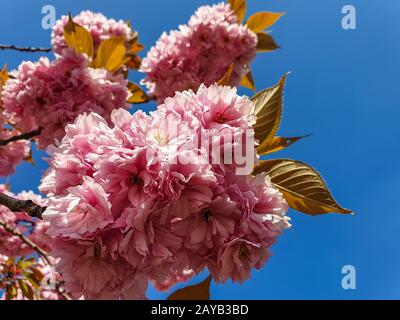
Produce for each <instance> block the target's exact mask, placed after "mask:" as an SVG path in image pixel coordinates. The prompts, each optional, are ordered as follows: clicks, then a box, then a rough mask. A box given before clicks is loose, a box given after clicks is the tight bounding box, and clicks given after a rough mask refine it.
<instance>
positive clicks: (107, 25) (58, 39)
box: [51, 10, 135, 55]
mask: <svg viewBox="0 0 400 320" xmlns="http://www.w3.org/2000/svg"><path fill="white" fill-rule="evenodd" d="M73 20H74V22H75V23H77V24H79V25H80V26H82V27H84V28H85V29H86V30H88V31H89V32H90V34H91V35H92V37H93V42H94V49H95V51H96V50H97V48H98V47H99V45H100V42H101V41H103V40H106V39H108V38H110V37H111V36H123V37H124V38H125V40H126V41H127V44H128V42H129V41H130V40H132V39H133V37H134V36H135V33H134V32H133V31H132V29H131V27H130V26H129V25H128V23H126V22H124V21H122V20H119V21H116V20H114V19H107V18H106V17H105V16H104V15H103V14H101V13H94V12H91V11H88V10H87V11H82V12H81V13H79V14H78V15H76V16H75V17H73ZM67 23H68V16H62V17H61V19H60V20H57V22H56V23H55V25H54V26H53V32H52V35H51V43H52V45H53V51H54V53H56V54H58V55H63V51H64V49H66V48H67V44H66V42H65V39H64V27H65V26H66V25H67Z"/></svg>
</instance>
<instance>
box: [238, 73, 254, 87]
mask: <svg viewBox="0 0 400 320" xmlns="http://www.w3.org/2000/svg"><path fill="white" fill-rule="evenodd" d="M240 84H241V85H242V86H243V87H245V88H247V89H250V90H253V91H256V86H255V84H254V78H253V73H252V72H251V70H250V71H249V72H247V73H246V74H245V75H244V76H243V77H242V79H241V80H240Z"/></svg>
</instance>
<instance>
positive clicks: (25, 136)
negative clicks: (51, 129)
mask: <svg viewBox="0 0 400 320" xmlns="http://www.w3.org/2000/svg"><path fill="white" fill-rule="evenodd" d="M42 130H43V129H42V128H39V129H36V130H33V131H30V132H26V133H22V134H20V135H17V136H13V137H10V138H8V139H4V140H1V139H0V146H6V145H7V144H9V143H11V142H15V141H19V140H29V139H32V138H34V137H36V136H38V135H39V134H40V133H41V132H42Z"/></svg>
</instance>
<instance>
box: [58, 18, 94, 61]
mask: <svg viewBox="0 0 400 320" xmlns="http://www.w3.org/2000/svg"><path fill="white" fill-rule="evenodd" d="M64 38H65V42H66V43H67V46H68V48H73V49H75V51H76V52H77V53H86V54H87V55H88V57H90V58H91V57H93V50H94V49H93V37H92V34H91V33H90V32H89V31H87V30H86V29H85V28H84V27H82V26H80V25H79V24H77V23H75V22H74V21H73V20H72V17H71V15H69V19H68V23H67V24H66V26H65V27H64Z"/></svg>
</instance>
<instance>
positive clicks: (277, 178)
mask: <svg viewBox="0 0 400 320" xmlns="http://www.w3.org/2000/svg"><path fill="white" fill-rule="evenodd" d="M261 172H265V173H266V174H267V175H268V176H269V177H270V178H271V181H272V183H273V184H274V185H275V186H276V187H277V188H278V189H279V190H280V191H281V192H282V194H283V195H284V197H285V199H286V201H287V203H288V204H289V206H290V207H291V208H292V209H295V210H298V211H301V212H303V213H307V214H311V215H319V214H324V213H329V212H337V213H343V214H348V213H352V211H351V210H348V209H345V208H343V207H341V206H340V205H339V204H338V203H337V202H336V201H335V199H334V198H333V196H332V195H331V193H330V191H329V189H328V187H327V186H326V184H325V182H324V180H323V179H322V177H321V175H320V174H319V173H318V172H317V171H315V170H314V169H313V168H311V167H310V166H309V165H307V164H305V163H303V162H300V161H295V160H290V159H277V160H266V161H262V162H261V163H260V164H259V165H258V166H257V167H256V168H255V169H254V172H253V174H258V173H261Z"/></svg>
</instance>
